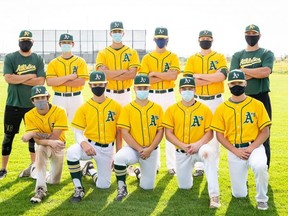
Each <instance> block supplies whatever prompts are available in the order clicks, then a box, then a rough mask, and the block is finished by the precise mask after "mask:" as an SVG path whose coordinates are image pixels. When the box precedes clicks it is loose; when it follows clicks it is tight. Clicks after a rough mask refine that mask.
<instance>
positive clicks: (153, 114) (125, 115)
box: [117, 101, 163, 146]
mask: <svg viewBox="0 0 288 216" xmlns="http://www.w3.org/2000/svg"><path fill="white" fill-rule="evenodd" d="M162 118H163V110H162V108H161V106H159V105H158V104H156V103H153V102H151V101H149V102H148V104H147V105H146V106H144V107H142V106H140V105H139V104H137V103H136V102H135V101H133V102H131V103H129V104H127V105H126V106H125V107H124V108H123V110H122V112H121V115H120V118H119V121H118V122H117V126H118V127H121V128H125V129H128V130H129V132H130V134H131V136H132V137H133V138H134V139H135V141H136V142H137V143H138V144H139V145H141V146H150V145H151V143H152V142H153V140H154V139H155V136H156V134H157V131H158V130H159V129H161V128H163V127H162Z"/></svg>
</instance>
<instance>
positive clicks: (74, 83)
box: [46, 33, 89, 122]
mask: <svg viewBox="0 0 288 216" xmlns="http://www.w3.org/2000/svg"><path fill="white" fill-rule="evenodd" d="M59 46H60V47H61V50H62V54H61V56H59V57H57V58H55V59H53V60H52V61H51V62H49V64H48V67H47V81H46V82H47V85H48V86H52V89H53V90H54V92H55V93H54V98H53V101H52V103H53V104H55V105H58V106H61V107H63V108H64V109H65V110H66V113H67V116H68V119H69V121H70V122H71V121H72V119H73V117H74V114H75V112H76V110H77V108H78V107H79V106H80V105H81V104H83V96H82V95H81V91H82V89H83V88H84V85H85V81H86V80H88V78H89V75H88V68H87V64H86V62H85V60H84V59H83V58H81V57H79V56H76V55H74V54H73V53H72V48H73V47H74V41H73V36H72V35H70V34H67V33H65V34H61V36H60V41H59ZM71 104H73V106H71Z"/></svg>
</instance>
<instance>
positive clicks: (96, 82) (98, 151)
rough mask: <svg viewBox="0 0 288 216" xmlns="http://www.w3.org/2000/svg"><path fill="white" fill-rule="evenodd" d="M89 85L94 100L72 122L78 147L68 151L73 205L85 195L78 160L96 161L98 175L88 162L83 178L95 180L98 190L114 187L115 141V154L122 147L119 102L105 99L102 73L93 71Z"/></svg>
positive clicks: (78, 111) (88, 102)
mask: <svg viewBox="0 0 288 216" xmlns="http://www.w3.org/2000/svg"><path fill="white" fill-rule="evenodd" d="M89 85H90V88H91V91H92V92H93V97H92V98H91V99H89V100H88V101H87V102H86V103H84V104H83V105H82V106H80V107H79V109H78V110H77V112H76V114H75V117H74V119H73V121H72V126H73V127H74V128H75V138H76V141H77V144H74V145H72V146H70V147H69V148H68V150H67V155H66V157H67V164H68V168H69V171H70V174H71V177H72V181H73V183H74V186H75V193H74V195H73V197H72V199H71V201H72V202H80V201H81V200H82V199H83V197H84V195H85V191H84V188H83V186H82V182H81V179H82V171H81V168H80V163H79V160H89V159H91V158H93V159H94V160H95V161H96V164H97V169H98V173H97V172H96V170H95V169H94V168H93V166H92V165H93V164H92V162H90V161H89V162H87V163H86V166H85V167H84V168H85V170H84V175H85V174H88V175H90V176H92V178H93V180H94V182H95V183H96V187H98V188H102V189H105V188H109V187H110V185H111V175H112V170H111V165H112V161H113V154H114V149H113V146H114V142H115V138H116V152H117V151H118V150H119V149H120V148H121V146H122V138H121V136H120V131H119V130H117V128H116V123H117V120H118V117H119V115H120V112H121V106H120V104H118V103H117V102H116V101H114V100H112V99H110V98H108V97H106V96H105V94H104V92H105V89H106V85H107V81H106V76H105V74H104V73H103V72H99V71H94V72H92V73H91V74H90V81H89Z"/></svg>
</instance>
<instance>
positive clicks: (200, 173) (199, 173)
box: [193, 170, 204, 177]
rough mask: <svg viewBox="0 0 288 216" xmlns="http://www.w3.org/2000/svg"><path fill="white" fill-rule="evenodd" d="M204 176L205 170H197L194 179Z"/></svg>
mask: <svg viewBox="0 0 288 216" xmlns="http://www.w3.org/2000/svg"><path fill="white" fill-rule="evenodd" d="M203 175H204V170H195V173H194V174H193V176H194V177H199V176H203Z"/></svg>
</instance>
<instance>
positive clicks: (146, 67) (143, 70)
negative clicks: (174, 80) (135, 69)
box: [139, 54, 151, 74]
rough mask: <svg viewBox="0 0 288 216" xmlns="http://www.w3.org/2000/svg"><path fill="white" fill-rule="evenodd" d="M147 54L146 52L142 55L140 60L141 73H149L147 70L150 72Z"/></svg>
mask: <svg viewBox="0 0 288 216" xmlns="http://www.w3.org/2000/svg"><path fill="white" fill-rule="evenodd" d="M148 55H149V54H146V55H145V56H143V58H142V61H141V67H140V71H139V72H141V73H144V74H149V72H151V71H150V70H149V62H148V61H149V60H148V57H149V56H148Z"/></svg>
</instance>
